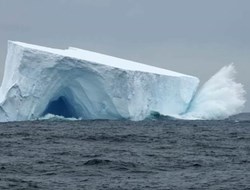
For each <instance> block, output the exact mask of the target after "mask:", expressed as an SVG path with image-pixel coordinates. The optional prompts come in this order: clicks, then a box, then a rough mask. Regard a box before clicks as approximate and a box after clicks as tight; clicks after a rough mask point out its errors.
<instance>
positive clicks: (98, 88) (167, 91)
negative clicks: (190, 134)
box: [0, 41, 199, 122]
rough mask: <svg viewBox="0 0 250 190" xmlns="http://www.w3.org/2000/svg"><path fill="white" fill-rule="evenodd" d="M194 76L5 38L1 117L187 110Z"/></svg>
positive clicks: (136, 115)
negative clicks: (6, 46)
mask: <svg viewBox="0 0 250 190" xmlns="http://www.w3.org/2000/svg"><path fill="white" fill-rule="evenodd" d="M198 84H199V79H198V78H196V77H193V76H189V75H185V74H181V73H177V72H174V71H170V70H165V69H161V68H157V67H153V66H149V65H145V64H141V63H137V62H133V61H128V60H124V59H120V58H115V57H112V56H107V55H103V54H99V53H95V52H90V51H86V50H81V49H78V48H72V47H70V48H68V49H66V50H62V49H53V48H47V47H42V46H37V45H31V44H27V43H22V42H14V41H9V42H8V53H7V57H6V62H5V71H4V77H3V81H2V85H1V88H0V121H2V122H4V121H23V120H32V119H37V118H41V117H44V116H46V115H47V114H54V115H59V116H63V117H67V118H81V119H130V120H136V121H137V120H143V119H145V118H146V117H148V116H149V115H150V113H151V112H152V111H154V112H158V113H160V114H163V115H179V114H182V113H184V112H186V110H187V108H188V107H189V104H190V102H191V100H192V98H193V97H194V94H195V93H196V90H197V88H198Z"/></svg>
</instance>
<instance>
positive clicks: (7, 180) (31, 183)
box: [0, 120, 250, 190]
mask: <svg viewBox="0 0 250 190" xmlns="http://www.w3.org/2000/svg"><path fill="white" fill-rule="evenodd" d="M0 189H1V190H3V189H60V190H61V189H87V190H89V189H154V190H155V189H250V121H248V120H243V121H237V122H236V121H234V120H231V121H230V120H225V121H177V120H172V121H171V120H170V121H169V120H157V121H142V122H129V121H33V122H13V123H1V124H0Z"/></svg>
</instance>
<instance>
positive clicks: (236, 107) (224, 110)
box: [182, 64, 246, 119]
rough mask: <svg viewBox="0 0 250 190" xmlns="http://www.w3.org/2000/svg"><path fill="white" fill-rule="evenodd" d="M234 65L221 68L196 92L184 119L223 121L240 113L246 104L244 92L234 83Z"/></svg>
mask: <svg viewBox="0 0 250 190" xmlns="http://www.w3.org/2000/svg"><path fill="white" fill-rule="evenodd" d="M235 75H236V70H235V67H234V64H230V65H228V66H225V67H223V68H222V69H221V70H220V71H219V72H217V73H216V74H215V75H214V76H212V77H211V78H210V79H209V80H208V81H207V82H206V83H205V84H204V85H203V86H202V88H201V89H200V90H199V91H198V92H197V94H196V95H195V96H194V98H193V100H192V102H191V103H190V106H189V109H188V110H187V112H186V114H184V115H182V117H183V118H185V119H225V118H227V117H229V116H231V115H234V114H237V113H240V112H241V111H242V109H243V108H244V104H245V102H246V99H245V93H246V92H245V90H244V88H243V85H242V84H241V83H237V82H236V81H235Z"/></svg>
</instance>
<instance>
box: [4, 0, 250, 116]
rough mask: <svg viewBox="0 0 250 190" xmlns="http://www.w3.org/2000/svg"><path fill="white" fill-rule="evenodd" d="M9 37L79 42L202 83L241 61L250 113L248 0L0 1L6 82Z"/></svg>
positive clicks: (60, 43)
mask: <svg viewBox="0 0 250 190" xmlns="http://www.w3.org/2000/svg"><path fill="white" fill-rule="evenodd" d="M8 40H15V41H23V42H27V43H33V44H38V45H43V46H49V47H55V48H67V47H68V46H75V47H79V48H82V49H87V50H92V51H96V52H100V53H105V54H108V55H113V56H117V57H121V58H125V59H130V60H134V61H138V62H142V63H145V64H150V65H154V66H158V67H162V68H165V69H170V70H174V71H177V72H182V73H185V74H190V75H194V76H197V77H198V78H200V80H201V83H204V82H205V81H206V80H207V79H209V78H210V77H211V76H212V75H213V74H214V73H216V72H217V71H218V70H219V69H220V68H221V67H223V66H224V65H228V64H230V63H232V62H234V64H235V66H236V69H237V71H238V75H237V81H239V82H241V83H243V84H244V86H245V89H246V91H247V96H246V97H247V100H248V103H247V104H246V108H245V110H244V111H248V112H249V111H250V102H249V100H250V81H249V73H248V72H249V68H250V1H248V0H207V1H205V0H188V1H186V0H0V68H1V69H0V81H1V78H2V74H3V69H4V61H5V56H6V51H7V41H8Z"/></svg>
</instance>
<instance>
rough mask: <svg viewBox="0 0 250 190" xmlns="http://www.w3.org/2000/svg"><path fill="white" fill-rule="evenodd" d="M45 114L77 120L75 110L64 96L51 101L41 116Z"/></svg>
mask: <svg viewBox="0 0 250 190" xmlns="http://www.w3.org/2000/svg"><path fill="white" fill-rule="evenodd" d="M46 114H53V115H59V116H63V117H66V118H78V115H77V113H76V111H75V109H74V108H73V106H72V105H71V104H70V103H69V101H68V100H67V98H65V97H64V96H60V97H59V98H58V99H56V100H54V101H51V102H50V103H49V104H48V106H47V107H46V109H45V111H44V112H43V115H46Z"/></svg>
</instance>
